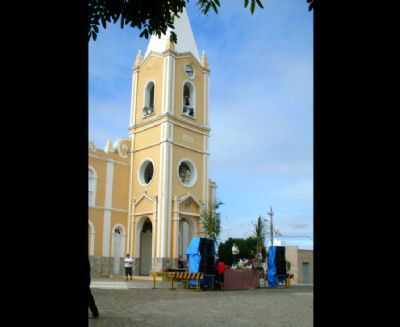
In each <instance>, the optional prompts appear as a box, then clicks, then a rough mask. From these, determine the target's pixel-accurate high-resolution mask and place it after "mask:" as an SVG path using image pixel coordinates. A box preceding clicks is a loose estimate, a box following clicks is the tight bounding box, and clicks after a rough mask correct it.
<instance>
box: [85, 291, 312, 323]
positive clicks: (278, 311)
mask: <svg viewBox="0 0 400 327" xmlns="http://www.w3.org/2000/svg"><path fill="white" fill-rule="evenodd" d="M92 292H93V295H94V297H95V299H96V303H97V305H98V307H99V310H100V315H101V317H100V318H99V319H89V326H90V327H114V326H120V327H125V326H129V327H136V326H141V327H150V326H152V327H156V326H160V327H161V326H164V327H168V326H176V327H200V326H201V327H206V326H216V327H220V326H232V327H239V326H240V327H242V326H250V327H255V326H257V327H261V326H263V327H264V326H265V327H311V326H312V325H313V322H312V311H313V295H312V288H311V287H304V286H302V287H291V288H289V289H267V288H260V289H256V290H244V291H224V292H220V291H195V290H186V289H177V290H169V289H164V288H161V289H155V290H153V289H145V288H127V289H98V288H93V289H92Z"/></svg>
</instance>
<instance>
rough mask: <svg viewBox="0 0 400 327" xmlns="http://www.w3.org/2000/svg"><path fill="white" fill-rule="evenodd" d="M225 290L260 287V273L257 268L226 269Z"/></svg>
mask: <svg viewBox="0 0 400 327" xmlns="http://www.w3.org/2000/svg"><path fill="white" fill-rule="evenodd" d="M224 279H225V281H224V289H225V290H242V289H252V288H258V287H259V280H260V274H259V272H258V271H257V270H255V269H226V270H225V273H224Z"/></svg>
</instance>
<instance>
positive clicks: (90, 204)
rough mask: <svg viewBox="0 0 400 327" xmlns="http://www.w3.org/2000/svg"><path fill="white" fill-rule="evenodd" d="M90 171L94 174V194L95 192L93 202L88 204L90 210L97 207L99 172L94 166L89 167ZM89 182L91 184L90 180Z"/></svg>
mask: <svg viewBox="0 0 400 327" xmlns="http://www.w3.org/2000/svg"><path fill="white" fill-rule="evenodd" d="M88 170H90V171H91V172H92V173H93V176H94V177H93V185H92V186H93V190H92V192H93V196H92V201H91V202H90V203H89V204H88V205H89V208H94V207H96V193H97V172H96V169H94V167H93V166H90V165H89V168H88ZM88 182H89V183H90V178H89V180H88ZM89 188H90V186H89Z"/></svg>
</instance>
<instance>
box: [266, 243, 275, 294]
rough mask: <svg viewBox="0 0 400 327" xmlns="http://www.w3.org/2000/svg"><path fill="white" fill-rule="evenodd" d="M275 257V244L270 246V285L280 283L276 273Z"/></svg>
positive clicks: (268, 277)
mask: <svg viewBox="0 0 400 327" xmlns="http://www.w3.org/2000/svg"><path fill="white" fill-rule="evenodd" d="M275 257H276V247H275V246H270V247H269V248H268V274H267V280H268V287H271V288H273V287H276V286H277V285H278V277H277V274H276V263H275Z"/></svg>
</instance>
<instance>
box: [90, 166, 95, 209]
mask: <svg viewBox="0 0 400 327" xmlns="http://www.w3.org/2000/svg"><path fill="white" fill-rule="evenodd" d="M88 173H89V207H94V206H95V203H96V172H95V170H94V169H93V168H89V171H88Z"/></svg>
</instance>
